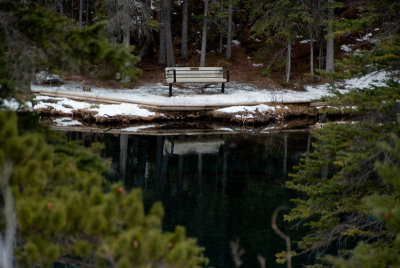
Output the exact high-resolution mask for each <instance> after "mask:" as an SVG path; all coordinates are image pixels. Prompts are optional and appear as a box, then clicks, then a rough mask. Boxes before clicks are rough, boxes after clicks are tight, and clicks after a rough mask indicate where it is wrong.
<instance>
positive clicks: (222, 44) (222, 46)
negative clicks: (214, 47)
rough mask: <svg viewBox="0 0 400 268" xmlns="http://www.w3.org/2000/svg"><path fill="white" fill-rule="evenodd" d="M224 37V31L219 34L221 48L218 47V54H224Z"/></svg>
mask: <svg viewBox="0 0 400 268" xmlns="http://www.w3.org/2000/svg"><path fill="white" fill-rule="evenodd" d="M223 41H224V36H223V34H222V31H220V32H219V46H218V53H219V54H222V50H223V49H224V43H223Z"/></svg>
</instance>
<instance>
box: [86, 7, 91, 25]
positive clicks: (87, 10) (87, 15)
mask: <svg viewBox="0 0 400 268" xmlns="http://www.w3.org/2000/svg"><path fill="white" fill-rule="evenodd" d="M89 1H90V0H86V27H87V26H88V23H89Z"/></svg>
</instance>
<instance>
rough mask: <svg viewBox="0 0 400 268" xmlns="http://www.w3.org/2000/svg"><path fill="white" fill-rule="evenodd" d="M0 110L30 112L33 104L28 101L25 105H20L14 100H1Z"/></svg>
mask: <svg viewBox="0 0 400 268" xmlns="http://www.w3.org/2000/svg"><path fill="white" fill-rule="evenodd" d="M0 109H6V110H12V111H20V110H29V111H32V109H33V105H32V102H30V101H27V102H25V103H20V102H19V101H17V100H16V99H14V98H7V99H0Z"/></svg>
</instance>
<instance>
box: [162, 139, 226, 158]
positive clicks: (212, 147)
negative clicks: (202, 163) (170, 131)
mask: <svg viewBox="0 0 400 268" xmlns="http://www.w3.org/2000/svg"><path fill="white" fill-rule="evenodd" d="M223 144H224V140H203V141H201V140H200V141H199V140H169V139H168V140H165V142H164V150H163V154H164V155H166V154H169V155H186V154H217V153H218V152H219V148H220V147H221V146H222V145H223Z"/></svg>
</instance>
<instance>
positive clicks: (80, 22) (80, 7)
mask: <svg viewBox="0 0 400 268" xmlns="http://www.w3.org/2000/svg"><path fill="white" fill-rule="evenodd" d="M82 18H83V0H79V28H82Z"/></svg>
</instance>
